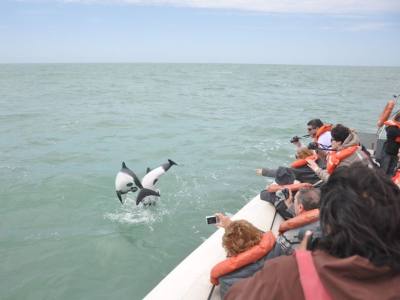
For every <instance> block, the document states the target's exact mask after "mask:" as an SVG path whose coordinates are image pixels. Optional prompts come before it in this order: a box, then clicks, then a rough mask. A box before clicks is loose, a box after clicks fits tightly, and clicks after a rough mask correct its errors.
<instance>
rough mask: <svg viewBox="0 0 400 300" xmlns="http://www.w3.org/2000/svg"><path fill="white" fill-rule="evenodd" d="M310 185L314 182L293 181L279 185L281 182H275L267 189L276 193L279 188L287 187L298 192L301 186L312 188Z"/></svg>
mask: <svg viewBox="0 0 400 300" xmlns="http://www.w3.org/2000/svg"><path fill="white" fill-rule="evenodd" d="M310 187H312V184H311V183H308V182H300V183H292V184H285V185H279V184H276V183H273V184H270V185H269V186H268V188H267V191H268V192H270V193H276V192H277V191H279V190H282V189H284V188H287V189H289V190H291V191H292V192H296V191H298V190H299V189H301V188H310Z"/></svg>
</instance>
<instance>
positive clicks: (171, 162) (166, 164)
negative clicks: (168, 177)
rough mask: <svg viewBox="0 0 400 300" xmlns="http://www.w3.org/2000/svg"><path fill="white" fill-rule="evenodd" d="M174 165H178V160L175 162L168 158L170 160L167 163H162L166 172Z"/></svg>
mask: <svg viewBox="0 0 400 300" xmlns="http://www.w3.org/2000/svg"><path fill="white" fill-rule="evenodd" d="M173 165H178V164H177V163H176V162H174V161H173V160H170V159H168V162H167V163H165V164H162V165H161V166H162V168H163V169H164V171H165V172H167V171H168V170H169V168H171V167H172V166H173Z"/></svg>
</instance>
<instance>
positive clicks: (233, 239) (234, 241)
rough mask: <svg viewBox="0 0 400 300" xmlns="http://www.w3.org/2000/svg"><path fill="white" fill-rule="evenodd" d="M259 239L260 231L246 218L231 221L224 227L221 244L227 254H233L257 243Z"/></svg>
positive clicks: (260, 237)
mask: <svg viewBox="0 0 400 300" xmlns="http://www.w3.org/2000/svg"><path fill="white" fill-rule="evenodd" d="M261 239H262V232H261V231H260V230H259V229H258V228H256V227H254V225H252V224H251V223H249V222H247V221H246V220H238V221H232V222H231V223H230V224H229V226H228V227H226V228H225V233H224V236H223V237H222V246H223V247H224V248H225V250H226V253H227V256H235V255H238V254H239V253H242V252H244V251H246V250H248V249H250V248H251V247H253V246H255V245H258V244H259V243H260V241H261Z"/></svg>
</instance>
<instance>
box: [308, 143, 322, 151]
mask: <svg viewBox="0 0 400 300" xmlns="http://www.w3.org/2000/svg"><path fill="white" fill-rule="evenodd" d="M307 148H308V149H310V150H317V149H318V148H319V147H318V143H316V142H311V143H309V144H308V146H307Z"/></svg>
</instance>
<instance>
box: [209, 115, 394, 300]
mask: <svg viewBox="0 0 400 300" xmlns="http://www.w3.org/2000/svg"><path fill="white" fill-rule="evenodd" d="M384 124H385V125H386V127H385V130H386V135H387V139H386V141H385V143H384V145H383V155H382V157H381V159H380V160H379V161H376V160H375V159H374V158H372V157H371V155H370V153H369V152H368V151H367V149H365V147H363V145H362V144H361V142H360V139H359V138H358V135H357V133H356V132H355V131H354V130H351V129H350V128H348V127H346V126H343V125H342V124H336V125H330V124H324V123H323V122H321V120H319V119H313V120H311V121H309V122H308V123H307V130H308V134H309V136H310V137H311V138H312V139H313V142H312V143H310V144H309V145H308V146H304V145H302V144H301V142H300V138H298V137H294V138H292V140H291V142H292V143H293V144H294V145H295V146H296V161H294V162H293V163H292V164H291V166H289V167H279V168H277V169H271V168H262V169H257V170H256V174H257V175H262V176H269V177H274V178H275V182H276V183H275V184H272V185H270V186H268V187H267V188H266V189H265V190H263V191H262V192H261V193H260V198H261V199H262V200H264V201H267V202H270V203H271V204H273V205H274V206H275V207H276V210H277V212H278V213H279V214H280V215H281V216H282V217H283V219H284V221H283V222H282V223H281V224H280V227H279V233H278V235H277V236H275V235H274V234H272V232H270V231H267V232H262V231H260V230H259V229H258V228H256V227H255V226H253V225H252V224H251V223H249V222H248V221H245V220H237V221H232V220H231V219H230V218H228V217H226V216H224V215H223V214H220V213H218V214H216V215H217V217H218V219H219V223H218V224H217V225H218V226H219V227H222V228H224V229H225V233H224V236H223V242H222V243H223V247H224V249H225V250H226V253H227V258H226V259H225V260H224V261H222V262H220V263H218V264H217V265H216V266H214V268H213V269H212V270H211V282H212V283H213V284H214V285H217V284H220V292H221V297H222V298H224V299H306V300H309V299H400V234H399V232H400V188H399V186H400V184H399V181H400V169H399V167H400V166H399V156H400V153H399V148H400V113H397V114H396V115H395V116H394V117H393V118H392V119H391V120H389V121H385V122H384Z"/></svg>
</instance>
